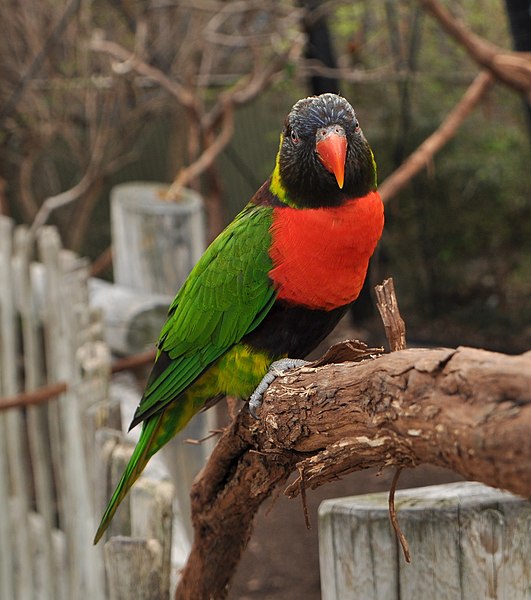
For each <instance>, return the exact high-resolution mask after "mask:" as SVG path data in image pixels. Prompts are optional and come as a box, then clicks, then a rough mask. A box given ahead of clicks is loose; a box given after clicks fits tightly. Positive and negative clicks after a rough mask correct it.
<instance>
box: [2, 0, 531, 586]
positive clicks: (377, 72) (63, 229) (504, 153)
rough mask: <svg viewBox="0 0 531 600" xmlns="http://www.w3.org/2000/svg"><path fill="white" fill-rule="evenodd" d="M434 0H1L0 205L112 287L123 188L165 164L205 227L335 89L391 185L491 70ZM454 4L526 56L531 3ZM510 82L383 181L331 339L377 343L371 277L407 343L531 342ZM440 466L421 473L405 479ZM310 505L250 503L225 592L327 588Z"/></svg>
mask: <svg viewBox="0 0 531 600" xmlns="http://www.w3.org/2000/svg"><path fill="white" fill-rule="evenodd" d="M434 5H435V6H437V4H436V3H434V2H416V1H412V0H379V1H377V2H374V1H369V0H356V1H350V2H346V1H341V0H336V1H329V2H317V1H315V0H300V1H299V2H283V1H280V0H261V1H260V2H258V1H254V0H249V1H247V2H244V1H233V2H221V1H218V0H198V1H195V2H193V1H187V0H183V1H171V0H146V1H133V0H107V1H102V0H68V1H67V2H58V1H57V0H41V1H40V2H38V3H36V2H31V1H29V0H21V1H19V2H9V1H7V2H6V1H5V2H2V3H1V5H0V23H1V24H2V25H1V28H2V35H1V36H0V213H1V214H4V215H7V216H10V217H12V218H13V219H14V220H15V221H16V222H18V223H26V224H28V225H29V226H32V228H33V230H35V229H37V228H38V227H39V226H41V225H42V224H44V223H48V224H54V225H56V226H57V227H58V228H59V231H60V235H61V239H62V241H63V244H64V245H65V246H66V247H67V248H70V249H72V250H74V251H76V252H78V253H79V254H81V255H84V256H87V257H89V259H90V260H91V261H92V270H93V274H94V275H97V276H98V277H102V278H104V279H107V280H109V281H112V280H113V268H112V261H111V259H110V257H111V254H110V251H109V248H110V246H111V224H110V200H109V198H110V192H111V190H112V188H113V187H114V186H116V185H118V184H120V183H123V182H128V181H153V182H161V183H167V184H171V182H175V180H176V178H177V181H176V184H175V185H174V186H172V188H171V189H172V193H170V194H169V196H171V198H169V199H168V201H172V200H176V201H178V199H179V189H180V188H179V186H180V185H185V186H187V187H191V188H193V189H195V190H197V191H198V192H200V194H201V195H202V197H203V201H204V206H205V213H206V217H207V220H206V223H207V225H206V237H207V239H212V238H213V237H214V236H215V235H216V233H217V232H219V231H220V229H221V228H222V227H223V226H224V225H225V224H226V223H227V222H228V221H230V219H231V218H232V217H233V216H234V215H235V214H236V213H237V212H238V211H239V210H240V209H241V208H242V207H243V206H244V205H245V203H246V202H247V201H248V199H249V198H250V197H251V195H252V194H253V193H254V191H255V190H256V189H257V188H258V187H259V186H260V185H261V183H262V182H263V181H264V180H265V178H266V177H267V176H268V175H269V173H270V172H271V170H272V168H273V165H274V159H275V154H276V151H277V147H278V136H279V132H280V129H281V127H282V124H283V120H284V117H285V115H286V114H287V112H288V111H289V109H290V108H291V106H292V104H293V103H294V102H295V101H296V100H298V99H299V98H301V97H304V96H306V95H310V94H314V93H322V92H325V91H333V92H339V93H341V94H342V95H344V96H345V97H346V98H347V99H348V100H349V101H350V102H351V103H352V104H353V106H354V107H355V109H356V111H357V113H358V116H359V119H360V122H361V125H362V128H363V131H364V133H365V136H366V137H367V139H368V140H369V142H370V144H371V146H372V148H373V151H374V153H375V156H376V160H377V164H378V172H379V181H380V182H384V181H385V180H386V179H387V178H388V177H389V176H390V175H391V174H392V173H393V172H394V171H395V170H396V169H397V168H398V167H399V166H400V165H401V164H402V163H404V161H406V160H407V158H408V156H409V155H410V154H411V153H412V152H413V151H414V150H415V149H416V148H418V146H419V145H420V144H422V142H423V141H424V140H426V138H428V137H429V136H430V135H431V134H433V132H435V131H436V130H437V129H438V128H439V126H440V125H441V123H442V122H443V121H444V120H445V118H446V116H447V115H448V113H450V112H451V111H452V110H453V109H454V107H455V106H456V105H457V104H458V103H459V102H460V101H461V100H462V97H463V94H464V93H465V92H466V90H467V88H469V86H470V85H471V83H472V81H473V80H474V79H475V78H476V76H477V75H478V73H479V71H480V70H481V67H480V66H479V65H478V63H477V62H476V60H474V58H472V56H471V52H470V51H469V50H468V51H467V50H466V49H465V46H464V45H463V43H462V42H459V41H457V40H456V39H455V38H454V37H452V36H451V35H449V34H448V31H447V30H446V29H445V27H444V26H443V24H442V21H441V19H440V18H436V15H435V16H434V12H433V10H432V9H433V6H434ZM444 6H445V7H446V8H447V9H448V10H449V11H450V13H451V15H453V17H452V18H457V19H459V20H460V21H461V22H462V23H464V24H465V25H466V28H467V30H466V31H467V32H468V33H470V31H473V32H474V34H475V36H479V38H483V39H484V40H487V41H488V42H490V43H491V44H494V45H495V46H497V47H498V49H499V50H500V51H503V52H505V53H509V52H511V50H512V49H513V48H514V49H516V50H520V51H531V21H530V18H531V17H530V13H529V2H528V1H527V0H525V1H522V0H506V2H505V3H504V2H503V1H502V0H459V1H457V0H449V1H447V2H445V3H444ZM465 33H466V32H465ZM467 35H468V34H467V33H466V35H465V38H466V36H467ZM470 39H472V42H473V41H474V40H476V41H477V38H476V37H473V38H470ZM528 89H529V88H528ZM520 92H521V90H520V91H519V90H518V89H515V87H514V86H513V87H511V86H510V85H505V84H503V83H500V82H496V83H495V84H493V85H491V86H490V89H489V90H488V92H485V93H484V94H482V96H481V98H480V99H479V100H478V101H477V103H476V105H475V106H474V107H473V110H472V111H471V113H470V115H469V116H468V117H467V118H466V119H464V120H462V122H460V124H459V127H457V128H456V129H455V135H454V136H453V137H452V138H451V139H449V140H448V142H447V143H445V144H444V145H443V147H442V148H441V150H440V152H438V153H437V154H436V155H435V156H430V157H429V160H428V162H427V164H426V165H425V166H424V167H423V168H422V169H421V170H420V172H419V173H418V175H416V176H415V177H414V178H412V179H410V180H409V181H408V183H407V185H406V186H405V187H403V188H402V189H401V191H399V192H398V193H394V192H393V193H392V194H391V193H390V194H389V195H388V196H387V197H386V229H385V233H384V236H383V239H382V242H381V244H380V247H379V249H378V252H377V254H376V255H375V257H374V258H373V261H372V265H371V271H370V276H369V281H368V283H367V286H366V291H365V293H364V295H363V297H362V299H361V301H360V303H359V305H358V306H357V307H355V308H354V309H353V314H352V315H350V319H349V320H348V321H347V322H345V323H343V324H342V329H341V330H340V332H339V333H336V337H337V338H344V337H347V336H351V335H352V336H355V337H361V338H362V339H364V340H365V341H367V342H369V343H381V342H382V341H383V330H382V326H381V323H379V321H378V319H377V318H376V315H375V314H374V311H373V309H372V302H371V292H370V289H371V287H372V285H374V284H375V283H379V282H380V281H381V280H382V279H383V278H384V277H389V276H392V277H393V278H394V281H395V287H396V291H397V295H398V301H399V304H400V307H401V312H402V315H403V317H404V319H405V321H406V324H407V330H408V340H409V342H410V343H411V344H422V345H449V346H455V345H459V344H463V345H473V346H479V347H483V348H486V349H490V350H498V351H503V352H508V353H516V352H522V351H524V350H527V349H528V348H529V342H530V339H531V300H530V298H531V177H530V166H531V161H530V158H531V156H530V146H531V118H530V115H531V112H530V108H529V103H528V102H526V98H525V95H524V94H522V93H520ZM190 165H192V167H191V168H190ZM177 287H178V282H176V284H175V290H176V289H177ZM451 478H452V475H450V474H447V473H441V472H440V471H437V470H434V469H429V470H425V471H422V470H416V471H415V472H414V473H413V474H410V475H406V476H405V477H404V479H403V481H402V484H403V486H404V485H418V484H420V483H429V482H432V481H443V480H445V481H446V480H449V479H451ZM389 481H390V476H388V474H386V473H385V472H384V474H383V475H382V476H381V477H376V474H375V473H368V474H367V473H364V474H356V475H353V476H352V477H351V478H347V479H346V480H345V481H344V482H343V483H341V484H338V487H337V489H332V486H327V489H326V490H319V492H317V493H312V494H310V498H309V502H310V509H311V512H312V514H313V515H314V516H313V521H314V524H315V523H316V520H315V519H316V517H315V511H316V506H317V504H318V501H319V500H320V498H321V497H324V496H325V495H326V496H327V497H329V496H331V495H341V494H344V493H360V492H363V491H369V490H376V489H388V486H389ZM321 492H322V494H321ZM301 513H302V511H301V509H300V506H299V505H297V504H296V502H291V501H289V502H288V501H287V500H285V499H280V500H278V502H277V504H274V505H273V508H272V509H271V510H270V513H269V514H268V515H267V516H266V515H265V514H264V513H263V514H261V515H260V516H259V519H258V523H257V535H256V536H255V537H253V539H252V541H251V544H250V547H249V550H248V552H247V554H246V556H245V558H244V561H243V562H242V565H241V566H240V570H239V572H238V576H237V580H236V583H235V587H234V589H233V591H232V594H233V595H232V596H231V597H233V598H314V597H315V598H318V597H319V595H318V594H319V592H318V589H319V588H318V586H319V583H318V566H317V546H316V542H315V539H314V538H315V535H316V533H315V531H313V532H310V533H306V531H305V529H304V519H303V517H302V514H301ZM273 530H275V531H276V532H279V531H281V532H283V535H280V534H275V536H273V534H272V531H273ZM293 531H296V532H297V534H296V535H293V533H292V532H293ZM301 532H302V533H301ZM301 536H302V537H301ZM305 536H306V537H305ZM272 537H274V538H275V539H274V540H273V539H272ZM266 559H267V560H266ZM272 573H275V574H276V575H275V576H274V577H271V574H272ZM275 577H276V579H275ZM290 586H291V587H290Z"/></svg>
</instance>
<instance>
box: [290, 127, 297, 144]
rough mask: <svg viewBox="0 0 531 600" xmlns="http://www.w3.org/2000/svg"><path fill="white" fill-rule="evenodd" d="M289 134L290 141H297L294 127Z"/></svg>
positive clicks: (295, 142)
mask: <svg viewBox="0 0 531 600" xmlns="http://www.w3.org/2000/svg"><path fill="white" fill-rule="evenodd" d="M289 135H290V138H291V141H292V142H293V143H294V144H298V143H299V136H298V135H297V132H296V131H295V129H292V130H291V132H290V134H289Z"/></svg>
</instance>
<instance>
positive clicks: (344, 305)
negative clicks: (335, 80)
mask: <svg viewBox="0 0 531 600" xmlns="http://www.w3.org/2000/svg"><path fill="white" fill-rule="evenodd" d="M383 225H384V211H383V203H382V200H381V198H380V196H379V194H378V192H377V179H376V162H375V158H374V155H373V152H372V150H371V148H370V146H369V143H368V142H367V140H366V139H365V137H364V135H363V132H362V130H361V127H360V124H359V121H358V117H357V115H356V113H355V111H354V109H353V108H352V106H351V104H350V103H349V102H348V101H347V100H346V99H345V98H344V97H342V96H339V95H336V94H331V93H326V94H322V95H319V96H311V97H308V98H303V99H301V100H299V101H298V102H296V103H295V104H294V106H293V107H292V109H291V111H290V112H289V114H288V116H287V117H286V119H285V122H284V126H283V128H282V131H281V134H280V145H279V150H278V153H277V155H276V160H275V164H274V168H273V171H272V173H271V175H270V177H269V178H268V179H267V180H266V181H265V183H263V185H262V186H261V187H260V188H259V189H258V191H257V192H256V193H255V194H254V196H252V198H251V200H250V201H249V203H248V204H247V205H246V206H245V207H244V208H243V210H241V212H240V213H239V214H238V215H237V216H236V217H235V218H234V220H233V221H232V222H231V223H230V224H229V225H228V226H227V227H226V228H225V229H224V230H223V231H222V232H221V233H220V234H219V236H218V237H217V238H216V239H215V240H214V241H213V242H212V243H211V244H210V246H209V247H208V248H207V249H206V251H205V252H204V254H203V255H202V257H201V258H200V259H199V261H198V262H197V263H196V265H195V266H194V268H193V269H192V270H191V272H190V274H189V276H188V277H187V279H186V281H185V282H184V284H183V285H182V287H181V289H180V290H179V291H178V293H177V295H176V297H175V299H174V300H173V302H172V303H171V305H170V307H169V309H168V318H167V321H166V322H165V324H164V325H163V327H162V330H161V333H160V337H159V340H158V343H157V352H156V357H155V362H154V365H153V368H152V371H151V373H150V375H149V377H148V379H147V383H146V386H145V390H144V392H143V395H142V398H141V400H140V403H139V405H138V407H137V409H136V412H135V414H134V417H133V420H132V423H131V427H130V429H131V428H133V427H135V426H136V425H138V424H140V423H142V429H141V433H140V438H139V440H138V443H137V445H136V447H135V449H134V451H133V454H132V456H131V459H130V461H129V463H128V465H127V466H126V468H125V471H124V473H123V475H122V478H121V479H120V481H119V483H118V485H117V488H116V490H115V491H114V493H113V494H112V496H111V499H110V501H109V504H108V506H107V508H106V510H105V512H104V514H103V517H102V520H101V524H100V526H99V528H98V530H97V533H96V536H95V538H94V543H97V542H98V540H99V539H100V538H101V536H102V535H103V533H104V532H105V530H106V529H107V527H108V525H109V522H110V520H111V519H112V517H113V515H114V513H115V511H116V509H117V507H118V505H119V504H120V503H121V502H122V500H123V499H124V497H125V496H126V494H127V492H128V491H129V489H130V487H131V485H132V484H133V483H134V482H135V480H136V479H137V478H138V476H139V475H140V473H141V472H142V470H143V469H144V467H145V466H146V464H147V463H148V461H149V459H150V458H151V457H152V456H153V455H154V454H155V453H156V452H157V451H158V450H159V449H160V448H162V447H163V446H164V445H165V444H166V443H167V442H168V441H169V440H170V439H171V438H172V437H173V436H174V435H175V434H176V433H177V432H179V431H180V430H181V429H183V428H184V426H185V425H186V424H187V423H188V421H189V420H190V419H191V418H192V417H193V415H194V414H196V413H197V412H199V411H201V410H204V409H206V408H208V407H210V406H212V405H213V404H214V403H216V402H217V401H218V400H220V399H221V398H223V397H225V396H235V397H239V398H241V399H243V400H246V399H249V398H250V397H252V398H253V402H252V407H251V408H252V410H251V412H253V413H256V410H257V409H258V407H259V405H260V402H261V396H262V394H263V391H264V390H265V389H266V387H267V383H268V381H269V379H267V377H268V375H269V374H270V373H271V370H270V369H271V367H272V365H273V366H274V365H277V366H279V365H280V367H283V366H285V367H286V369H289V368H293V366H298V365H299V364H301V363H300V362H299V361H300V360H301V359H303V358H304V357H305V356H306V355H307V354H309V353H310V352H311V351H312V350H314V349H315V348H316V347H317V345H318V344H319V343H320V342H321V341H322V340H323V339H324V338H325V337H326V336H327V335H328V334H329V333H330V332H331V331H332V330H333V328H334V327H335V326H336V324H337V323H338V321H339V320H340V319H341V317H342V316H343V315H344V314H345V313H346V311H347V310H348V308H349V306H350V305H351V304H352V303H353V302H354V301H355V300H356V298H357V297H358V295H359V293H360V291H361V288H362V286H363V282H364V280H365V276H366V274H367V269H368V263H369V259H370V258H371V255H372V254H373V252H374V250H375V248H376V245H377V243H378V241H379V239H380V237H381V235H382V231H383ZM283 361H284V362H283ZM290 361H293V362H290ZM275 372H276V373H277V374H278V372H279V371H278V369H277V370H276V371H275ZM257 388H258V390H257ZM255 390H257V392H255Z"/></svg>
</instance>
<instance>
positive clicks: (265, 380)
mask: <svg viewBox="0 0 531 600" xmlns="http://www.w3.org/2000/svg"><path fill="white" fill-rule="evenodd" d="M307 364H308V361H307V360H302V359H301V358H281V359H280V360H276V361H275V362H273V363H271V365H270V366H269V370H268V371H267V373H266V374H265V375H264V376H263V377H262V381H261V382H260V383H259V384H258V385H257V387H256V389H255V390H254V392H253V393H252V394H251V396H250V398H249V412H250V413H251V416H253V417H254V418H255V419H258V416H257V414H256V411H257V410H258V409H259V408H260V406H261V405H262V399H263V397H264V394H265V393H266V391H267V388H268V387H269V386H270V385H271V384H272V383H273V381H274V380H275V379H276V378H277V377H280V375H284V373H285V372H286V371H290V370H291V369H298V368H299V367H303V366H304V365H307Z"/></svg>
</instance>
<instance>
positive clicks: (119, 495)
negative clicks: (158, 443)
mask: <svg viewBox="0 0 531 600" xmlns="http://www.w3.org/2000/svg"><path fill="white" fill-rule="evenodd" d="M163 415H164V411H160V412H159V413H157V414H155V415H153V416H152V417H150V418H149V419H147V420H146V421H144V426H143V428H142V433H141V434H140V439H139V440H138V443H137V445H136V447H135V449H134V451H133V454H132V456H131V458H130V460H129V463H128V464H127V467H126V468H125V471H124V474H123V475H122V478H121V479H120V481H119V483H118V485H117V486H116V490H115V491H114V494H113V495H112V497H111V499H110V500H109V504H108V505H107V508H106V509H105V512H104V513H103V517H102V519H101V523H100V526H99V527H98V531H97V532H96V535H95V536H94V544H97V543H98V541H99V540H100V538H101V536H102V535H103V534H104V533H105V530H106V529H107V527H108V526H109V523H110V522H111V519H112V518H113V516H114V513H115V512H116V509H117V508H118V506H119V505H120V503H121V502H122V500H123V499H124V498H125V496H126V495H127V492H128V491H129V488H130V487H131V486H132V485H133V483H134V482H135V481H136V480H137V479H138V477H139V475H140V473H142V471H143V470H144V468H145V466H146V465H147V463H148V460H149V459H150V457H151V456H152V455H153V454H154V452H155V450H154V445H155V444H154V442H155V440H156V438H157V436H158V433H159V430H160V426H161V423H162V420H163Z"/></svg>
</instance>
